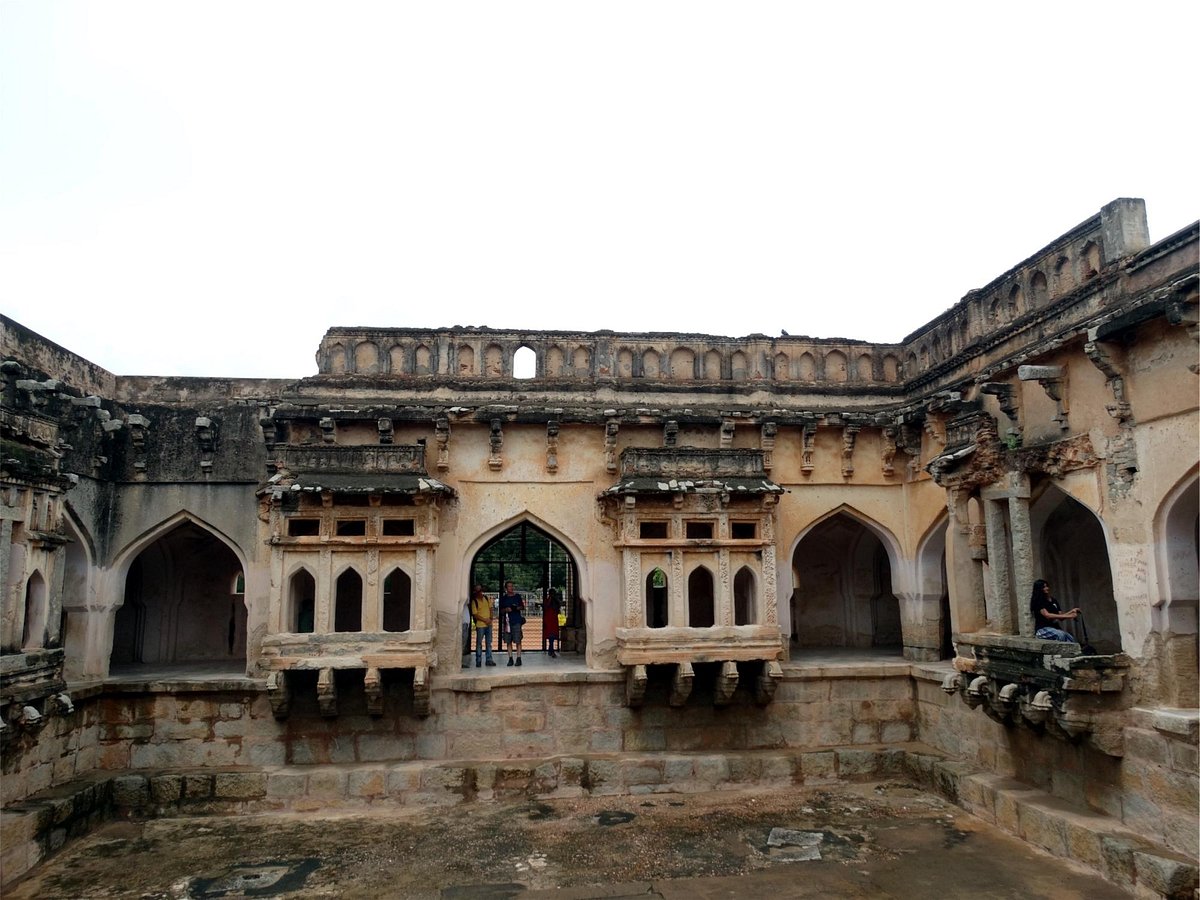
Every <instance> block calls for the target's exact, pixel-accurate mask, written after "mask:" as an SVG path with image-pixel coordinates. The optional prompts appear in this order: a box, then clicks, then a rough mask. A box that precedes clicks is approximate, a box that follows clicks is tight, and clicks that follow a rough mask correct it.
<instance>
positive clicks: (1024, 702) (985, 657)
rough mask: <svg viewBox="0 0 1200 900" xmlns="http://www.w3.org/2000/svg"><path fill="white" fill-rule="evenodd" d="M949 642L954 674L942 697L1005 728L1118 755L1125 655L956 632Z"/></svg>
mask: <svg viewBox="0 0 1200 900" xmlns="http://www.w3.org/2000/svg"><path fill="white" fill-rule="evenodd" d="M954 644H955V647H956V648H957V649H958V656H957V658H956V659H955V660H954V667H955V669H956V670H957V671H956V673H955V674H954V675H950V676H947V678H946V680H945V682H943V684H942V690H944V691H945V692H946V693H948V694H958V695H959V696H960V697H962V699H963V701H964V702H965V703H966V704H967V705H968V706H970V707H971V708H972V709H977V708H978V709H982V710H983V712H984V713H985V714H986V715H987V716H989V717H990V718H992V719H994V720H995V721H997V722H1000V723H1001V724H1003V725H1006V726H1019V727H1025V728H1030V729H1033V730H1035V731H1038V732H1039V733H1046V734H1050V735H1052V736H1053V737H1057V738H1060V739H1063V740H1069V741H1081V740H1085V739H1086V740H1087V741H1088V742H1089V743H1091V744H1092V745H1093V746H1095V747H1096V748H1097V749H1098V750H1100V751H1101V752H1103V753H1105V754H1107V755H1109V756H1123V755H1124V741H1123V729H1122V725H1121V721H1120V717H1119V715H1118V714H1119V713H1120V712H1121V711H1122V710H1124V709H1125V708H1126V707H1128V705H1129V696H1128V692H1127V691H1126V690H1125V688H1126V685H1127V682H1128V675H1129V668H1130V659H1129V657H1127V656H1126V655H1125V654H1123V653H1116V654H1110V655H1097V656H1084V655H1083V653H1082V650H1081V648H1080V646H1079V645H1078V644H1073V643H1063V642H1060V641H1043V640H1039V639H1037V638H1027V637H1020V636H1017V635H999V634H967V635H962V634H956V635H954Z"/></svg>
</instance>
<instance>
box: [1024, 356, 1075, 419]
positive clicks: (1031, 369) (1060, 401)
mask: <svg viewBox="0 0 1200 900" xmlns="http://www.w3.org/2000/svg"><path fill="white" fill-rule="evenodd" d="M1017 377H1018V378H1020V379H1021V380H1022V381H1036V382H1037V383H1038V384H1040V385H1041V386H1042V390H1044V391H1045V392H1046V396H1047V397H1049V398H1050V399H1051V400H1053V401H1054V405H1055V408H1056V410H1057V411H1056V412H1055V415H1054V421H1055V422H1057V423H1058V427H1059V428H1060V429H1062V430H1063V431H1066V430H1067V428H1068V427H1069V426H1068V423H1067V413H1068V412H1070V406H1069V403H1068V397H1067V370H1066V368H1064V367H1063V366H1018V367H1017Z"/></svg>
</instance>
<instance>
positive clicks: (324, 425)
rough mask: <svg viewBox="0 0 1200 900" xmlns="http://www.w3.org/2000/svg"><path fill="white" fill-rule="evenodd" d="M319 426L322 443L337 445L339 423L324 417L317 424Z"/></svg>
mask: <svg viewBox="0 0 1200 900" xmlns="http://www.w3.org/2000/svg"><path fill="white" fill-rule="evenodd" d="M317 425H318V427H320V429H321V440H322V441H324V442H325V443H326V444H334V443H337V422H335V421H334V420H333V419H332V418H330V417H329V416H324V417H323V418H322V419H321V420H320V421H318V422H317Z"/></svg>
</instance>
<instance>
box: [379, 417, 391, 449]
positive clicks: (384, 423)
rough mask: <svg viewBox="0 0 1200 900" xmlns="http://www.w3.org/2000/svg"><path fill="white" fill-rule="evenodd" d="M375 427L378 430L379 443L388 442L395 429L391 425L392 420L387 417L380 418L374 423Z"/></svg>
mask: <svg viewBox="0 0 1200 900" xmlns="http://www.w3.org/2000/svg"><path fill="white" fill-rule="evenodd" d="M375 427H376V429H377V430H378V431H379V443H381V444H390V443H391V442H392V440H393V438H394V437H395V430H394V428H393V427H392V420H391V419H388V418H383V419H380V420H379V421H378V422H376V423H375Z"/></svg>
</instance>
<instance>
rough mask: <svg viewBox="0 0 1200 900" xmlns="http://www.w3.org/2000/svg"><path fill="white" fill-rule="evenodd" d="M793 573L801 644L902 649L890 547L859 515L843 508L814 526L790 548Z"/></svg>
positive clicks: (795, 618) (889, 650) (794, 620)
mask: <svg viewBox="0 0 1200 900" xmlns="http://www.w3.org/2000/svg"><path fill="white" fill-rule="evenodd" d="M792 579H793V581H792V583H793V585H795V590H794V592H793V594H792V604H793V611H792V627H793V629H794V640H795V642H796V644H797V645H798V646H800V647H848V648H861V649H870V648H876V649H879V650H882V651H885V652H887V653H889V654H891V653H896V654H899V653H900V652H901V644H902V636H901V632H900V601H899V600H898V599H897V597H896V595H895V594H893V593H892V567H891V561H890V560H889V558H888V554H887V548H886V547H884V545H883V541H882V540H880V538H879V537H878V536H877V535H876V534H875V533H874V532H873V531H872V530H871V529H869V528H868V527H867V526H866V525H864V524H863V523H862V522H860V521H858V519H856V518H854V517H853V516H851V515H848V514H847V513H844V512H841V513H837V514H836V515H834V516H831V517H830V518H828V519H826V520H824V521H823V522H820V523H819V524H817V525H816V526H815V527H813V529H812V530H811V531H810V532H809V533H808V534H806V535H805V536H804V538H803V539H802V540H801V541H800V543H799V544H797V545H796V550H795V552H794V553H793V554H792Z"/></svg>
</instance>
